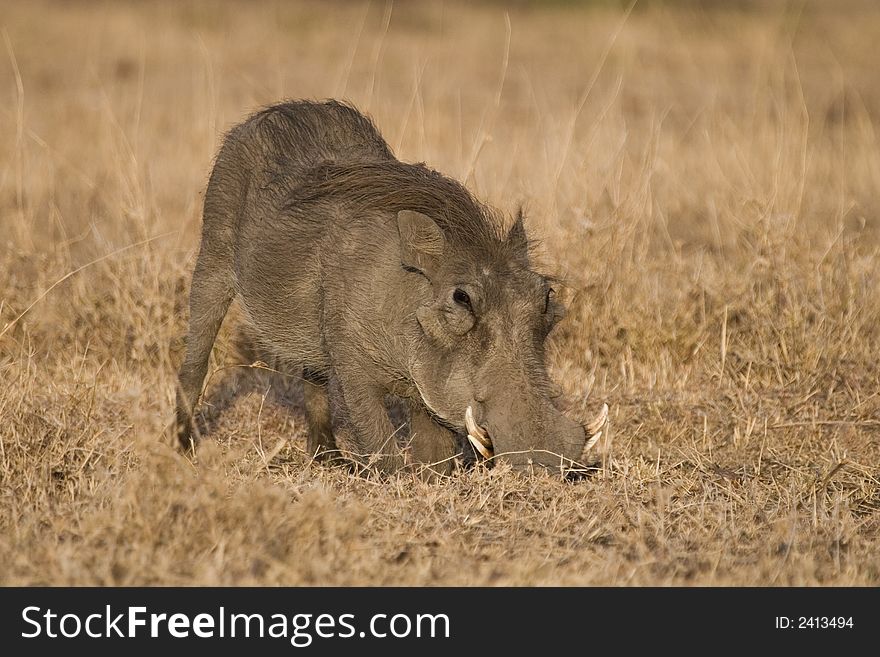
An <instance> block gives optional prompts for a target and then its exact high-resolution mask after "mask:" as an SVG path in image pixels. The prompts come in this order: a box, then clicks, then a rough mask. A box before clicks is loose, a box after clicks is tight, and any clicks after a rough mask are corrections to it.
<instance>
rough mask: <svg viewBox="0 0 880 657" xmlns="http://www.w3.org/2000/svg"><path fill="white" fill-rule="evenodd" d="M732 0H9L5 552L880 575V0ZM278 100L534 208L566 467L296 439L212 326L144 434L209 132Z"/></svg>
mask: <svg viewBox="0 0 880 657" xmlns="http://www.w3.org/2000/svg"><path fill="white" fill-rule="evenodd" d="M722 4H723V3H711V2H704V3H695V2H691V3H686V2H685V3H682V2H674V3H669V2H668V3H660V2H647V3H644V4H640V5H639V6H638V7H637V8H636V9H635V10H634V11H633V12H632V13H631V14H630V15H629V16H628V17H626V16H625V12H624V11H623V10H622V9H621V8H619V7H618V5H617V4H615V3H613V2H606V3H599V4H598V5H595V6H594V5H592V4H589V3H587V4H582V3H558V4H553V3H551V4H544V5H542V6H541V7H537V6H535V5H531V4H528V3H517V4H514V5H512V6H511V7H510V8H509V11H507V12H506V11H505V9H504V7H503V6H502V5H501V4H497V3H490V4H486V5H477V6H474V5H473V4H469V5H464V4H455V3H449V2H447V3H443V4H440V3H437V4H433V3H398V4H396V5H395V6H394V7H393V10H391V11H390V12H389V8H388V7H386V6H384V5H382V4H381V3H372V4H371V5H367V4H359V3H340V4H333V5H332V6H331V7H330V8H328V6H327V5H326V4H319V3H296V4H287V3H272V4H268V3H267V4H264V3H244V2H222V3H215V2H212V3H171V2H168V3H131V4H128V3H112V4H111V3H100V4H87V3H68V2H65V3H61V2H30V3H13V2H3V3H2V6H0V16H2V20H0V23H2V28H3V33H2V36H3V41H4V43H3V46H2V48H0V99H2V102H0V228H2V230H0V564H2V565H3V567H2V568H0V584H6V585H11V584H109V585H136V584H182V585H190V584H273V585H274V584H289V585H293V584H316V585H321V584H343V585H347V584H361V585H364V584H365V585H373V584H403V585H437V584H441V585H486V584H489V585H496V584H497V585H506V584H514V585H549V584H561V585H598V584H610V585H669V584H676V585H680V584H694V585H706V584H714V585H877V584H878V583H880V465H878V463H880V370H878V367H877V354H878V353H880V329H878V325H880V293H878V283H880V269H878V264H880V259H878V244H880V242H878V234H880V216H878V210H880V194H878V192H880V148H878V136H877V135H878V131H880V86H878V85H877V67H876V46H877V43H878V41H880V9H878V8H877V6H876V5H875V4H874V3H871V2H867V1H865V2H859V1H856V0H852V1H847V2H842V3H834V6H833V8H832V7H831V4H830V3H812V2H806V3H794V4H795V5H797V6H796V7H794V6H790V5H791V3H783V2H769V3H736V4H735V5H734V8H733V9H731V8H729V5H727V7H728V8H724V6H721V5H722ZM282 97H316V98H323V97H345V98H349V99H351V100H352V101H354V102H355V103H356V104H358V105H359V106H360V107H361V108H363V109H365V110H367V111H369V112H370V113H371V114H372V115H373V116H374V117H375V119H376V121H377V123H378V124H379V126H380V127H381V128H382V130H383V132H384V133H385V135H386V137H387V138H388V141H389V142H390V144H391V145H392V147H393V148H394V149H395V151H396V152H397V153H398V155H399V156H400V157H401V158H402V159H404V160H407V161H422V160H424V161H427V162H428V163H429V164H430V165H432V166H434V167H436V168H438V169H440V170H442V171H444V172H446V173H448V174H450V175H453V176H456V177H458V178H459V179H461V180H464V181H465V182H466V183H467V185H468V186H469V187H470V188H471V189H473V190H474V191H475V192H476V193H477V194H478V195H479V196H481V197H482V198H485V199H487V200H489V201H491V202H492V203H494V204H496V205H497V206H498V207H500V208H502V209H504V210H505V211H508V212H509V211H513V210H514V209H515V207H516V205H517V203H519V202H520V201H525V202H526V204H527V207H528V210H529V220H528V226H529V228H530V229H531V230H532V231H534V232H535V233H536V234H538V235H540V236H541V237H542V239H543V246H542V249H541V252H542V254H543V256H542V258H543V260H544V261H545V262H546V263H547V266H549V267H550V268H552V269H553V270H554V271H556V272H558V273H559V274H561V275H562V276H563V277H564V279H565V282H566V288H565V293H564V296H565V298H566V300H567V302H568V303H569V305H570V313H569V317H568V319H567V320H566V321H565V323H564V324H563V325H562V326H561V327H560V328H559V329H558V331H557V332H556V334H555V335H554V337H553V339H552V343H551V346H550V353H551V361H552V371H553V375H554V377H555V378H556V380H558V381H559V382H560V384H561V385H562V386H563V387H564V388H565V390H566V392H567V393H568V395H570V396H571V398H572V400H573V401H574V403H576V404H583V405H585V407H586V408H587V409H595V408H598V406H599V404H600V403H601V402H602V401H607V402H608V403H609V404H610V406H611V425H610V429H609V431H608V434H607V436H606V437H604V438H603V439H602V441H601V442H600V443H599V445H598V446H597V450H596V462H595V469H594V470H593V471H592V472H591V473H590V475H589V476H588V477H586V478H585V479H584V480H583V481H581V482H578V483H568V482H565V481H561V480H559V479H558V478H555V477H554V476H551V475H535V476H531V477H522V476H517V475H514V474H513V473H512V472H510V471H509V470H508V469H506V468H504V467H497V468H494V469H492V470H486V469H484V468H481V467H478V468H476V469H461V470H459V471H457V472H456V474H455V475H454V476H453V477H451V478H450V479H448V480H444V481H442V482H436V483H425V482H423V481H421V480H420V479H419V478H418V477H415V476H413V475H412V474H410V473H406V474H402V475H400V476H398V477H394V478H392V479H390V480H380V479H378V478H376V477H375V476H370V475H367V476H354V475H352V474H351V473H349V472H348V471H347V470H343V469H340V468H335V469H334V468H327V467H323V466H318V465H315V464H313V463H311V462H310V460H309V459H308V457H307V456H306V454H305V453H304V442H303V427H304V419H303V415H302V410H301V408H300V406H299V404H298V403H297V395H296V390H295V385H294V386H293V391H292V393H291V394H287V392H288V391H286V386H285V385H284V381H283V380H280V379H278V378H277V377H276V378H274V379H273V378H270V377H269V376H268V375H266V374H264V373H259V372H257V373H255V372H253V371H252V370H251V369H248V368H241V367H235V365H246V364H247V362H243V361H242V360H241V358H240V357H237V356H236V353H237V352H236V350H235V349H233V348H232V347H231V345H232V343H233V341H232V340H231V339H230V337H231V336H232V335H233V334H234V322H233V321H229V322H227V325H226V326H225V327H224V330H223V334H222V336H221V340H220V342H219V344H218V347H217V349H216V350H215V355H214V358H213V369H215V370H216V372H215V374H214V375H212V376H211V378H210V382H209V385H208V388H207V393H206V397H205V401H206V410H207V415H208V416H209V419H211V422H210V425H211V430H210V432H209V434H208V438H207V439H206V441H205V442H204V444H203V446H202V449H201V450H200V452H199V454H198V458H197V460H196V461H195V462H191V461H189V460H187V459H185V458H183V457H182V456H181V455H179V454H177V453H176V452H175V451H174V450H172V449H171V448H170V447H169V446H167V445H166V444H164V443H163V442H162V441H161V440H160V439H161V436H162V433H163V428H164V426H165V425H166V423H167V422H168V420H169V419H170V416H171V409H172V397H173V391H174V370H175V367H176V364H177V362H178V360H179V358H180V355H181V336H182V334H183V331H184V326H185V320H186V298H187V297H186V293H187V287H188V274H189V271H190V269H191V267H192V264H193V256H194V250H195V248H196V246H197V239H198V231H199V222H200V201H201V196H202V193H203V189H204V185H205V181H206V178H207V175H208V172H209V170H210V164H211V158H212V156H213V154H214V153H215V151H216V148H217V146H218V143H219V139H220V138H221V135H222V132H223V130H225V129H226V128H227V127H229V126H230V125H232V124H233V123H234V122H236V121H238V120H240V119H241V118H243V117H244V116H245V115H246V114H247V113H248V112H249V111H251V110H252V109H254V108H256V107H258V106H260V105H263V104H266V103H269V102H273V101H275V100H277V99H279V98H282ZM59 281H61V282H59ZM56 283H57V284H56Z"/></svg>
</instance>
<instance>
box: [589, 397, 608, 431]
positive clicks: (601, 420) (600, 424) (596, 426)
mask: <svg viewBox="0 0 880 657" xmlns="http://www.w3.org/2000/svg"><path fill="white" fill-rule="evenodd" d="M607 422H608V404H602V410H601V411H599V415H597V416H596V419H595V420H593V421H592V422H590V423H589V424H588V425H587V427H586V429H587V434H588V435H590V436H592V435H593V434H595V433H598V432H599V431H601V430H602V429H603V428H604V427H605V424H606V423H607Z"/></svg>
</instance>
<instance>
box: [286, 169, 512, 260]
mask: <svg viewBox="0 0 880 657" xmlns="http://www.w3.org/2000/svg"><path fill="white" fill-rule="evenodd" d="M324 199H327V200H332V201H334V202H337V203H343V204H344V205H345V206H346V207H347V209H349V210H350V211H351V212H353V213H358V211H361V212H362V211H371V210H372V211H384V212H393V213H397V212H399V211H401V210H415V211H417V212H421V213H423V214H426V215H428V216H429V217H431V218H432V219H433V220H434V221H436V222H437V225H438V226H440V228H441V229H442V230H443V232H444V233H446V236H447V239H450V240H451V241H454V242H457V243H465V244H468V243H470V244H475V245H478V246H481V247H485V248H487V249H491V250H492V251H498V250H499V249H503V245H504V237H505V235H504V230H503V226H502V221H501V217H500V216H499V213H498V212H497V211H496V210H493V209H492V208H490V207H488V206H487V205H485V204H484V203H481V202H480V201H478V200H477V199H475V198H474V197H473V195H472V194H471V193H470V192H469V191H468V190H467V189H466V188H465V187H464V186H463V185H462V184H461V183H460V182H458V181H456V180H453V179H452V178H448V177H446V176H444V175H443V174H441V173H439V172H437V171H435V170H433V169H431V168H429V167H427V166H425V165H424V164H405V163H403V162H399V161H396V160H387V161H382V160H364V161H352V162H337V161H327V162H322V163H320V164H318V165H316V166H314V167H312V168H311V169H309V170H308V171H306V172H305V175H304V176H303V177H302V178H301V182H300V184H298V185H297V186H296V187H294V188H293V189H291V190H290V192H289V194H288V196H287V199H286V202H285V204H284V209H285V210H291V209H294V208H296V207H297V206H298V205H300V204H302V203H308V202H315V201H321V200H324Z"/></svg>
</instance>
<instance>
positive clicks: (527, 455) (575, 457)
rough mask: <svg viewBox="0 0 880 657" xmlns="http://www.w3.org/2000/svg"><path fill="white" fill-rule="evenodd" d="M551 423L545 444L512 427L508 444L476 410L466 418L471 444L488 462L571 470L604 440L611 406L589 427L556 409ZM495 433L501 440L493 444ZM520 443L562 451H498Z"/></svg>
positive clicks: (466, 415) (520, 466)
mask: <svg viewBox="0 0 880 657" xmlns="http://www.w3.org/2000/svg"><path fill="white" fill-rule="evenodd" d="M550 420H551V425H550V426H551V427H552V428H549V429H545V430H544V431H545V433H546V434H547V435H545V436H544V437H543V440H535V439H534V438H533V437H531V439H530V437H529V436H526V435H522V434H523V427H521V426H512V427H508V428H507V431H508V432H510V434H511V435H508V437H507V438H508V439H507V440H505V439H504V438H503V437H502V436H503V435H504V434H503V433H498V431H499V429H497V428H496V429H490V426H491V425H490V424H489V423H487V422H484V423H480V422H478V421H477V420H476V418H475V416H474V410H473V407H472V406H468V407H467V410H466V411H465V417H464V422H465V427H466V429H467V437H468V441H470V443H471V445H473V447H474V449H475V450H476V451H477V453H478V454H480V455H481V456H482V457H483V458H484V459H487V460H489V459H494V458H496V457H500V458H504V459H505V460H507V461H509V462H510V463H511V464H512V465H513V466H514V468H518V469H520V468H526V467H530V466H533V465H540V466H543V467H548V468H560V467H561V468H562V469H567V468H570V467H571V466H572V465H576V464H579V463H580V464H582V463H583V462H584V461H585V460H586V458H587V454H588V452H589V451H590V450H591V449H592V448H593V446H594V445H595V444H596V443H597V442H598V441H599V439H600V438H601V437H602V431H603V430H604V428H605V426H606V425H607V423H608V404H603V405H602V409H601V410H600V411H599V414H598V415H597V416H596V417H595V418H594V419H592V420H591V421H590V422H588V423H587V424H586V425H581V424H580V423H578V422H575V421H574V420H571V419H570V418H568V417H566V416H565V415H563V414H562V413H559V412H558V411H555V409H554V412H551V413H550ZM525 430H526V431H528V427H525ZM493 433H495V434H496V435H497V436H498V438H497V439H494V440H493ZM517 434H518V435H517ZM518 442H520V443H526V444H528V443H531V444H535V443H538V444H547V445H556V446H558V447H559V450H558V451H554V450H552V449H543V448H542V449H534V448H531V449H518V450H514V451H504V450H503V449H497V448H496V443H497V444H498V445H502V444H505V443H512V444H515V443H518Z"/></svg>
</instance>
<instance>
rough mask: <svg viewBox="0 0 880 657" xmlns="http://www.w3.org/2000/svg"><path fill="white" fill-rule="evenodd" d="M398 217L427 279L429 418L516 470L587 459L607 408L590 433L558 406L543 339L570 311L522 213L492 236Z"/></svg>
mask: <svg viewBox="0 0 880 657" xmlns="http://www.w3.org/2000/svg"><path fill="white" fill-rule="evenodd" d="M397 220H398V229H399V232H400V237H401V260H402V263H403V266H404V268H406V269H407V270H408V271H410V272H412V275H414V276H417V275H420V276H423V277H424V279H425V282H426V284H425V285H423V286H421V288H420V289H421V290H422V292H421V294H423V295H424V297H423V298H421V299H419V300H417V306H418V307H417V309H416V311H415V315H416V320H417V321H418V325H419V327H420V331H421V335H420V338H419V345H418V348H417V349H416V350H415V354H416V355H415V357H414V360H413V362H412V363H411V364H410V369H411V374H412V377H413V381H414V382H415V385H416V387H417V388H418V391H419V394H420V395H421V397H422V400H423V401H424V403H425V405H426V406H427V408H428V409H429V411H430V412H431V413H432V414H433V415H434V416H435V418H436V419H437V420H438V421H439V422H441V423H442V424H445V425H446V426H448V427H450V428H453V429H456V430H458V431H460V432H463V433H464V432H466V433H467V434H468V437H469V439H470V441H471V443H472V444H473V445H474V448H475V449H476V450H477V451H478V452H479V453H480V454H482V455H483V456H484V457H486V458H493V457H495V458H502V459H505V460H507V461H509V462H510V463H511V464H512V465H513V466H514V467H515V468H517V469H520V468H528V467H529V466H531V465H537V466H543V467H546V468H552V469H557V470H558V469H560V467H561V468H567V467H569V466H571V464H572V462H582V460H583V457H584V454H585V452H586V450H588V449H589V448H590V447H592V445H593V444H594V443H595V441H596V440H597V439H598V437H599V436H598V434H599V433H601V428H602V426H603V425H604V422H605V416H606V415H607V408H603V411H602V414H600V417H599V418H597V420H595V421H594V422H592V423H590V424H589V425H588V426H587V427H584V426H583V425H582V424H580V423H579V422H576V421H574V420H572V419H570V418H568V417H566V416H565V415H564V414H563V413H562V412H560V411H559V410H558V408H557V407H556V405H555V404H554V399H555V398H556V396H557V395H556V394H554V386H553V385H552V383H551V382H550V380H549V378H548V376H547V370H546V365H545V360H544V351H545V348H544V342H545V340H546V338H547V336H548V334H549V333H550V331H551V329H552V328H553V327H554V326H555V325H556V323H557V322H558V321H559V320H560V319H562V317H563V314H564V309H563V307H562V306H561V305H560V304H559V303H558V302H557V300H556V299H555V298H554V290H553V286H552V283H551V281H550V280H548V279H547V278H546V277H545V276H542V275H540V274H538V273H536V272H535V271H533V270H532V269H531V267H530V264H529V257H528V240H527V238H526V234H525V230H524V227H523V221H522V215H521V214H520V215H519V216H518V217H517V220H516V223H515V224H514V226H513V228H512V229H511V230H510V231H509V232H508V233H507V235H506V236H504V237H500V236H498V237H494V238H492V237H491V236H488V234H487V232H486V231H485V230H482V231H481V230H474V231H473V232H467V231H462V230H461V226H460V225H459V226H454V228H458V230H457V231H454V230H452V228H447V229H446V230H445V231H444V230H443V228H441V227H440V226H439V225H438V222H437V221H435V220H434V219H432V218H431V217H429V216H428V215H427V214H423V213H420V212H415V211H411V210H404V211H401V212H399V213H398V215H397ZM462 233H463V234H462Z"/></svg>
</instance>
